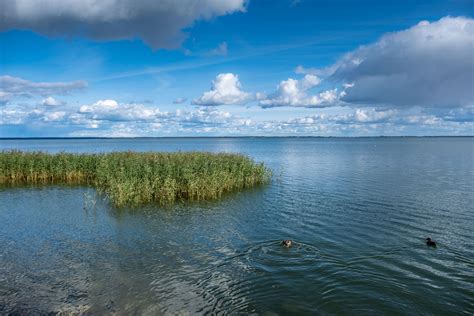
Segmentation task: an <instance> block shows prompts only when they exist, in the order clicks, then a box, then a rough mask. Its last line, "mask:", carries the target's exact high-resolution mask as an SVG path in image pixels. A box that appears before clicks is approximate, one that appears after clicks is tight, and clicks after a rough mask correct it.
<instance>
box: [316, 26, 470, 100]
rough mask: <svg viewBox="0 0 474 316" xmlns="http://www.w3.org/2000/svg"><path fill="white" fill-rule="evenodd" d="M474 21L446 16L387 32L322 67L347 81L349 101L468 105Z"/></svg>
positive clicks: (334, 78)
mask: <svg viewBox="0 0 474 316" xmlns="http://www.w3.org/2000/svg"><path fill="white" fill-rule="evenodd" d="M473 56H474V20H473V19H470V18H463V17H456V18H454V17H445V18H443V19H441V20H439V21H436V22H432V23H430V22H427V21H423V22H420V23H418V24H417V25H415V26H413V27H411V28H409V29H407V30H404V31H400V32H394V33H389V34H386V35H384V36H383V37H382V38H381V39H380V40H378V41H377V42H375V43H374V44H371V45H367V46H362V47H360V48H359V49H357V50H355V51H353V52H351V53H348V54H346V55H345V56H344V57H343V58H342V59H341V60H339V61H338V62H336V63H335V64H334V65H332V66H330V67H328V68H327V69H325V70H324V72H326V73H330V74H331V75H330V76H329V79H330V80H333V81H339V82H342V83H346V84H348V85H347V86H346V90H345V92H344V94H343V95H342V96H341V100H342V101H345V102H347V103H348V104H355V105H356V106H357V105H360V104H366V105H373V106H378V105H380V106H394V107H413V106H423V107H464V106H472V105H473V104H474V88H473V87H474V58H473Z"/></svg>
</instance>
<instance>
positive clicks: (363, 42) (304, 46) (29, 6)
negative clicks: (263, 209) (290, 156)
mask: <svg viewBox="0 0 474 316" xmlns="http://www.w3.org/2000/svg"><path fill="white" fill-rule="evenodd" d="M473 13H474V1H473V0H443V1H437V0H432V1H418V0H410V1H405V0H396V1H395V0H393V1H391V0H387V1H375V0H374V1H355V0H331V1H330V0H313V1H310V0H249V1H246V0H226V1H224V0H223V1H219V0H181V1H174V0H161V1H159V0H103V1H95V0H42V1H37V0H13V1H9V0H0V137H163V136H398V135H414V136H430V135H452V136H456V135H474V19H473Z"/></svg>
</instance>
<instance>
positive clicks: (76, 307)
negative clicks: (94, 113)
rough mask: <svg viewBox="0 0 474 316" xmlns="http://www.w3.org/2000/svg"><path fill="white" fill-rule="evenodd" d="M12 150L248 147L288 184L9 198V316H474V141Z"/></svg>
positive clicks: (253, 141)
mask: <svg viewBox="0 0 474 316" xmlns="http://www.w3.org/2000/svg"><path fill="white" fill-rule="evenodd" d="M12 148H15V149H21V150H43V151H50V152H58V151H72V152H98V151H113V150H137V151H148V150H156V151H177V150H181V151H187V150H205V151H215V152H221V151H226V152H239V153H245V154H248V155H250V156H251V157H253V158H254V159H255V160H257V161H263V162H265V163H266V164H267V165H268V166H269V167H270V168H272V169H273V171H274V178H273V182H272V183H271V184H270V185H268V186H264V187H260V188H256V189H252V190H246V191H243V192H238V193H236V194H231V195H228V196H226V197H225V198H223V199H221V200H219V201H213V202H205V203H180V204H177V205H175V206H172V207H169V208H159V207H155V206H148V207H144V208H141V209H114V208H112V207H111V206H110V205H109V204H108V203H107V201H106V200H104V199H102V198H101V197H98V196H96V194H95V191H94V190H93V189H92V188H84V187H61V186H48V187H20V188H13V189H11V188H9V189H5V188H2V189H0V227H1V229H0V313H8V312H21V313H29V312H37V313H41V312H58V311H73V312H74V311H75V312H80V311H88V312H91V313H97V314H102V313H109V312H110V313H113V312H116V313H119V314H130V313H142V314H150V315H155V314H169V313H190V314H195V313H209V312H210V313H225V314H235V313H252V312H253V313H258V314H281V315H288V314H312V315H314V314H323V315H336V314H337V315H344V314H354V313H355V314H357V315H364V314H369V315H375V314H376V315H379V314H437V315H446V314H458V315H472V314H473V312H474V282H473V280H474V248H473V242H472V240H473V238H474V233H473V230H474V216H473V215H474V214H473V213H474V212H473V205H474V194H473V193H474V192H473V190H474V163H473V161H474V138H467V137H466V138H358V139H344V138H335V139H332V138H329V139H320V138H210V139H205V138H203V139H199V138H189V139H172V138H170V139H87V140H84V139H82V140H80V139H79V140H78V139H76V140H0V150H5V149H12ZM428 236H430V237H432V238H434V239H435V240H436V241H437V242H438V248H437V249H432V248H428V247H426V246H425V244H424V239H425V238H426V237H428ZM281 239H292V240H294V241H295V244H294V246H293V247H292V248H290V249H286V248H282V247H280V246H279V244H278V242H279V240H281Z"/></svg>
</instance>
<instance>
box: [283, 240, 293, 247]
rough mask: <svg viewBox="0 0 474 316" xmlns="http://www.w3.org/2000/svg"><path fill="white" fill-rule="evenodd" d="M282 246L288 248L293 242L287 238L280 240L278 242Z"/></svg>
mask: <svg viewBox="0 0 474 316" xmlns="http://www.w3.org/2000/svg"><path fill="white" fill-rule="evenodd" d="M280 244H281V245H282V246H283V247H286V248H290V247H291V245H292V244H293V242H292V241H291V240H289V239H285V240H282V242H281V243H280Z"/></svg>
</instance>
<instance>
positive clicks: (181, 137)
mask: <svg viewBox="0 0 474 316" xmlns="http://www.w3.org/2000/svg"><path fill="white" fill-rule="evenodd" d="M472 137H474V135H456V136H452V135H444V136H443V135H435V136H429V135H428V136H413V135H409V136H156V137H155V136H153V137H146V136H145V137H0V140H28V139H189V138H191V139H212V138H323V139H329V138H336V139H337V138H340V139H347V138H349V139H357V138H472Z"/></svg>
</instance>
